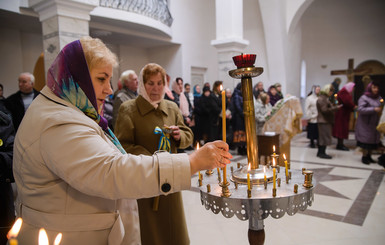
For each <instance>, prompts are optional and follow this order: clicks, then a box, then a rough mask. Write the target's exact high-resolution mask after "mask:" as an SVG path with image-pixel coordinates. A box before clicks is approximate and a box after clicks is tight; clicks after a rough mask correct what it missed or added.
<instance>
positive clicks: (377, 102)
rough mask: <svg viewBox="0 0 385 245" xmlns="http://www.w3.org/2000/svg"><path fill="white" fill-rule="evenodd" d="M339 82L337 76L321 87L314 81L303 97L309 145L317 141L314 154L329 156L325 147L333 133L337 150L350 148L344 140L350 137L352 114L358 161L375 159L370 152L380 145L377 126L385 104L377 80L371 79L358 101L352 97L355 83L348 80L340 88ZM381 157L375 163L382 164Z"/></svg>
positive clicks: (383, 164) (312, 145) (330, 140)
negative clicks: (316, 150) (310, 89)
mask: <svg viewBox="0 0 385 245" xmlns="http://www.w3.org/2000/svg"><path fill="white" fill-rule="evenodd" d="M368 79H369V80H370V77H368V76H366V77H365V80H368ZM340 84H341V79H340V78H336V79H335V80H334V81H333V83H331V84H327V85H325V86H324V87H323V88H322V89H320V86H318V85H314V86H313V88H312V91H311V92H310V93H309V94H308V96H307V98H306V101H305V113H306V118H307V120H308V124H307V137H308V139H309V140H310V147H311V148H315V147H316V145H317V147H318V152H317V156H318V157H320V158H324V159H331V158H332V156H330V155H328V154H327V153H326V147H327V146H329V145H331V144H332V138H333V137H334V138H335V139H336V140H337V144H336V149H337V150H341V151H349V150H350V149H349V148H348V147H347V146H346V145H345V144H344V140H346V139H348V138H349V131H350V129H351V126H350V121H351V117H352V115H354V117H356V118H354V119H356V120H355V128H354V132H355V134H354V135H355V140H356V142H357V144H356V146H357V147H360V149H361V150H362V158H361V162H362V163H364V164H370V163H375V162H377V161H376V160H374V159H373V158H372V152H373V151H374V150H376V149H378V148H379V147H381V146H382V143H381V141H380V133H384V132H383V131H381V130H380V129H379V128H378V126H379V124H380V123H381V122H380V117H381V115H382V114H383V105H384V104H383V100H382V98H381V96H380V92H379V88H380V87H379V84H378V82H376V81H371V80H370V81H369V82H368V85H367V87H366V90H365V92H364V93H363V94H362V95H361V96H360V98H359V99H358V104H357V105H355V104H354V100H353V94H354V87H355V83H353V82H348V83H346V84H345V85H344V86H343V87H342V88H341V89H339V85H340ZM353 112H354V113H353ZM356 115H358V116H356ZM383 158H384V157H382V158H381V157H380V158H379V161H378V163H379V164H380V165H381V166H383V167H385V161H383V160H382V159H383Z"/></svg>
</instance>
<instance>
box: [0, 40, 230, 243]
mask: <svg viewBox="0 0 385 245" xmlns="http://www.w3.org/2000/svg"><path fill="white" fill-rule="evenodd" d="M117 65H118V62H117V58H116V56H115V54H113V53H112V52H111V51H110V50H109V49H108V48H107V47H106V46H105V44H104V43H103V42H102V41H101V40H99V39H94V38H90V37H83V38H81V39H80V40H76V41H74V42H71V43H69V44H67V45H66V46H65V47H64V48H63V49H62V50H61V51H60V53H59V54H58V56H57V57H56V59H55V61H54V62H53V64H52V65H51V66H50V68H49V70H48V73H47V82H46V86H45V87H44V88H43V89H42V90H41V91H40V92H39V93H38V92H36V91H35V90H34V89H33V85H34V77H33V75H32V74H30V73H22V74H20V76H19V91H18V92H17V93H15V94H14V95H11V96H10V97H8V98H6V99H1V100H0V109H1V110H0V130H1V131H0V136H1V141H0V147H1V154H0V156H1V175H0V188H1V201H0V205H1V207H0V210H1V212H0V215H1V217H0V221H1V223H0V227H1V230H0V232H1V234H0V243H2V244H5V243H6V241H7V237H6V233H7V232H8V231H9V229H10V227H11V225H12V224H13V222H14V220H15V213H16V214H17V216H19V217H22V218H23V224H22V226H21V230H20V233H19V235H18V237H17V239H18V242H19V244H29V243H30V241H32V240H34V241H37V240H38V239H37V237H38V234H39V229H40V228H42V227H44V228H45V229H46V231H47V233H48V237H49V238H50V240H52V239H53V238H54V237H55V236H56V234H57V233H58V232H62V233H63V240H62V242H61V244H63V245H66V244H90V243H92V244H96V245H97V244H101V245H102V244H103V245H104V244H122V242H124V244H154V243H153V240H151V239H157V242H161V244H188V243H189V238H188V234H187V229H186V224H185V221H184V211H183V205H182V200H181V195H180V191H181V190H185V189H190V187H191V180H190V177H191V176H192V175H194V174H196V173H197V172H198V171H202V170H207V169H214V168H222V167H224V166H225V165H226V164H229V163H230V159H231V158H232V155H231V154H230V153H229V148H228V145H227V144H226V143H224V142H223V141H219V140H217V141H213V142H207V143H206V144H205V145H204V146H202V147H201V148H200V149H199V150H197V151H194V152H192V153H190V154H185V153H181V154H175V153H176V149H178V148H182V149H183V148H185V147H187V146H189V145H191V144H192V143H193V133H192V131H191V129H190V126H191V121H192V120H191V119H193V118H192V115H191V108H192V103H191V104H189V103H187V104H186V101H187V102H188V99H190V98H191V97H187V96H186V95H185V94H184V93H183V86H182V84H183V81H182V82H181V83H177V86H175V89H174V90H175V91H173V93H171V94H170V95H172V96H173V98H174V99H175V98H178V99H179V104H176V103H174V102H171V101H167V100H166V99H164V97H165V94H166V93H167V91H166V89H165V88H166V87H168V81H167V80H168V79H167V76H166V72H165V70H164V69H163V68H162V67H160V66H159V65H157V64H148V65H146V66H145V67H144V68H143V69H142V71H141V74H140V77H139V78H138V77H137V75H136V73H135V72H134V71H129V72H124V73H123V74H122V76H121V78H120V81H119V84H121V85H122V87H121V88H120V89H119V88H118V91H116V92H115V94H114V95H112V94H113V91H112V88H111V77H112V75H113V74H112V73H113V68H114V67H116V66H117ZM0 87H1V91H0V92H2V89H3V87H2V86H0ZM138 88H139V90H138ZM185 88H186V89H187V87H185ZM137 90H138V91H137ZM167 94H168V93H167ZM0 95H1V96H2V93H1V94H0ZM168 95H169V94H168ZM130 96H131V97H130ZM107 104H108V106H106V105H107ZM117 104H119V106H117ZM185 106H186V107H185ZM117 107H119V108H117ZM126 112H127V113H126ZM185 112H188V113H185ZM114 117H115V119H114ZM21 119H22V120H21ZM189 119H190V120H189ZM113 120H115V122H114V121H113ZM13 121H14V123H12V122H13ZM109 121H110V122H109ZM138 124H140V129H141V130H138ZM109 125H110V126H109ZM122 125H123V126H122ZM127 125H130V126H129V127H128V126H127ZM186 125H188V126H186ZM154 127H155V128H154ZM112 128H114V129H113V130H112ZM16 131H17V134H16V136H15V132H16ZM158 136H160V139H161V140H159V139H158V138H159V137H158ZM150 138H151V139H154V140H149V139H150ZM137 154H141V155H137ZM12 182H15V184H16V189H17V200H16V201H15V200H14V199H13V190H12V186H11V183H12ZM137 200H138V201H137ZM150 211H151V212H152V213H150ZM172 214H174V215H172ZM37 217H38V218H37ZM139 220H140V222H139ZM146 222H147V223H146ZM142 224H144V226H145V227H140V226H141V225H142ZM146 224H156V225H153V226H148V225H146ZM141 232H143V233H141ZM149 233H151V234H152V235H154V234H157V236H158V237H155V236H148V234H149ZM141 235H142V236H141ZM146 239H147V240H146Z"/></svg>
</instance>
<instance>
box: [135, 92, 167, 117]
mask: <svg viewBox="0 0 385 245" xmlns="http://www.w3.org/2000/svg"><path fill="white" fill-rule="evenodd" d="M136 105H137V107H138V111H139V113H140V114H141V115H142V116H144V115H146V114H148V113H150V112H151V111H161V112H163V113H164V114H165V115H166V116H168V112H167V111H168V110H167V102H166V101H165V100H164V99H163V100H162V101H161V102H160V103H159V106H158V108H157V109H155V108H154V106H153V105H151V104H150V102H148V101H147V100H145V99H144V98H143V96H141V95H139V96H138V97H137V98H136Z"/></svg>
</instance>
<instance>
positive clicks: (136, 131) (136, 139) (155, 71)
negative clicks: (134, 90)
mask: <svg viewBox="0 0 385 245" xmlns="http://www.w3.org/2000/svg"><path fill="white" fill-rule="evenodd" d="M165 76H166V71H165V70H164V69H163V68H162V67H161V66H160V65H158V64H154V63H150V64H147V65H145V66H144V67H143V69H142V71H141V72H140V77H139V96H138V98H136V99H135V100H130V101H127V102H125V103H123V104H122V105H121V107H120V110H119V114H118V118H117V121H116V125H115V134H116V137H117V138H118V140H119V141H120V143H121V144H122V146H123V148H124V149H125V150H126V151H127V152H130V153H132V154H135V155H139V154H144V155H150V156H151V155H152V154H154V152H156V151H157V150H164V149H159V143H158V142H159V140H160V138H161V136H160V135H159V134H155V133H154V129H155V128H156V127H159V128H163V127H165V125H166V126H167V127H168V128H169V129H171V131H172V132H171V134H170V143H171V149H170V152H173V153H176V152H177V149H178V148H182V149H184V148H186V147H187V146H189V145H190V144H192V142H193V133H192V131H191V129H190V128H189V127H187V126H186V125H185V124H184V123H183V116H182V114H181V112H180V110H179V108H178V106H177V105H176V104H175V103H174V102H172V101H169V100H165V99H164V88H165V84H166V82H165ZM155 202H158V204H154V203H155ZM154 205H158V208H157V209H155V210H154ZM138 208H139V220H140V230H141V241H142V244H143V245H146V244H149V245H150V244H181V245H182V244H189V237H188V232H187V225H186V221H185V216H184V209H183V200H182V194H181V192H176V193H172V194H169V195H167V196H164V195H161V196H160V197H156V198H143V199H138ZM123 214H124V213H123ZM123 214H122V215H123ZM123 223H125V222H124V220H123ZM125 225H129V224H125ZM148 234H152V235H151V236H149V235H148ZM125 239H126V238H125ZM127 239H128V238H127Z"/></svg>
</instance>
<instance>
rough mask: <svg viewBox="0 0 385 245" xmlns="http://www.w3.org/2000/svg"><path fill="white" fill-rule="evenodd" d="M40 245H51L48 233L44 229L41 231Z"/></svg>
mask: <svg viewBox="0 0 385 245" xmlns="http://www.w3.org/2000/svg"><path fill="white" fill-rule="evenodd" d="M39 245H49V242H48V236H47V232H46V231H45V230H44V228H41V229H40V230H39Z"/></svg>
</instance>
